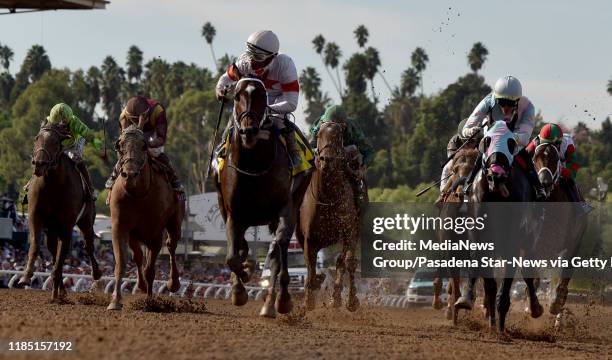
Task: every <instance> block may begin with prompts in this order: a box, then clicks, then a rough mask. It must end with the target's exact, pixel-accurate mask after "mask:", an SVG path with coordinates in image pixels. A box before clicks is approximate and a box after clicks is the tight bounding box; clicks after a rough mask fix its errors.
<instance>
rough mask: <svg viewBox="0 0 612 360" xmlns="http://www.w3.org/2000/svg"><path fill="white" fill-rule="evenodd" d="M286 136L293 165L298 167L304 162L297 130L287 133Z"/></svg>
mask: <svg viewBox="0 0 612 360" xmlns="http://www.w3.org/2000/svg"><path fill="white" fill-rule="evenodd" d="M284 137H285V141H286V142H287V152H288V153H289V160H290V161H291V167H292V168H296V167H298V166H299V165H300V164H301V163H302V157H301V155H300V146H299V145H298V142H297V139H296V135H295V131H289V132H287V133H285V134H284Z"/></svg>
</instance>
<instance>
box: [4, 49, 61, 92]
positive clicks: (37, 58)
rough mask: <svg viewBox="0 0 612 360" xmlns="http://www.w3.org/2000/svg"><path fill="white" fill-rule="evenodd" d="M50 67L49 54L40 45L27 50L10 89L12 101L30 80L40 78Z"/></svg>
mask: <svg viewBox="0 0 612 360" xmlns="http://www.w3.org/2000/svg"><path fill="white" fill-rule="evenodd" d="M50 69H51V61H50V60H49V56H47V53H46V51H45V48H43V47H42V46H40V45H33V46H32V47H31V48H30V49H29V50H28V52H27V54H26V57H25V59H24V60H23V63H22V64H21V68H20V70H19V72H18V73H17V75H16V77H15V86H13V90H12V91H11V100H12V101H13V102H14V101H15V100H16V99H17V98H18V97H19V95H21V93H22V92H23V91H24V90H25V89H26V88H27V87H28V85H29V84H31V83H32V82H34V81H36V80H38V79H40V77H41V76H42V75H43V74H44V73H45V72H46V71H48V70H50Z"/></svg>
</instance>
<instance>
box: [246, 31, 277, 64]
mask: <svg viewBox="0 0 612 360" xmlns="http://www.w3.org/2000/svg"><path fill="white" fill-rule="evenodd" d="M246 46H247V49H246V53H247V55H248V56H249V57H250V58H251V59H252V60H256V61H264V60H266V59H268V58H269V57H273V56H276V55H277V54H278V49H279V47H280V43H279V41H278V37H277V36H276V34H275V33H273V32H272V31H270V30H260V31H256V32H254V33H252V34H251V35H250V36H249V38H248V40H247V43H246Z"/></svg>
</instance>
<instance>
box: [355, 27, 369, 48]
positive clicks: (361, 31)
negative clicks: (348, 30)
mask: <svg viewBox="0 0 612 360" xmlns="http://www.w3.org/2000/svg"><path fill="white" fill-rule="evenodd" d="M353 34H355V39H357V45H359V47H360V48H362V47H364V46H365V44H366V43H367V42H368V36H370V33H369V32H368V29H367V28H366V27H365V26H364V25H359V26H357V28H356V29H355V31H353Z"/></svg>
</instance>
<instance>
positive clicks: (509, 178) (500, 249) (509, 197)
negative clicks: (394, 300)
mask: <svg viewBox="0 0 612 360" xmlns="http://www.w3.org/2000/svg"><path fill="white" fill-rule="evenodd" d="M517 146H518V145H517V143H516V140H515V139H514V135H513V133H512V132H511V131H510V129H509V128H508V126H507V125H506V123H505V122H504V121H496V122H495V123H493V124H492V125H491V127H490V128H489V130H488V131H487V132H486V133H485V136H484V138H483V139H482V140H481V142H480V144H479V151H480V153H482V154H483V165H482V168H481V170H480V171H479V172H478V173H477V174H476V177H475V179H474V183H473V184H472V186H473V189H472V192H471V193H470V198H469V205H470V206H469V208H470V209H471V210H470V213H471V214H472V216H473V217H477V216H484V214H483V212H484V211H487V213H488V214H487V215H488V218H487V220H486V226H485V232H483V233H479V232H476V231H474V232H472V233H471V238H472V240H473V241H479V240H482V239H493V240H494V248H495V250H494V253H492V252H484V254H485V255H488V256H493V255H494V254H498V255H500V254H501V255H504V258H506V259H510V260H511V259H512V257H515V256H516V257H518V256H519V254H520V252H521V251H523V252H525V253H526V257H529V255H530V251H531V250H532V248H533V243H534V241H535V235H536V232H535V230H534V229H535V226H533V224H534V215H533V211H532V209H531V204H532V203H533V202H534V201H535V194H534V192H533V189H532V187H531V185H530V184H529V181H528V180H527V177H526V174H525V173H524V170H523V168H522V166H521V165H520V164H519V161H520V160H517V161H514V158H515V157H514V154H515V150H516V149H517ZM490 203H493V204H492V205H490ZM483 235H484V236H483ZM482 254H483V253H482V252H481V255H482ZM483 270H484V271H482V272H481V275H482V276H483V278H484V289H485V297H486V298H487V299H488V301H487V308H488V309H487V310H488V314H489V320H490V325H491V327H494V326H495V306H496V308H497V313H498V315H499V323H498V324H497V325H498V326H497V329H498V332H499V333H500V334H502V333H504V331H505V325H506V316H507V314H508V311H509V309H510V290H511V286H512V282H513V280H514V274H515V272H516V269H515V268H514V267H512V266H506V267H505V269H503V270H504V274H503V280H502V284H501V287H500V288H499V289H497V283H496V281H495V278H494V277H493V271H492V269H490V268H487V269H483ZM522 275H523V278H524V280H525V283H526V284H527V291H528V296H529V309H530V312H531V316H532V317H533V318H538V317H540V316H541V315H542V313H543V312H544V309H543V307H542V305H540V303H539V301H538V298H537V296H536V287H535V284H534V279H533V278H532V277H528V275H529V273H528V272H527V271H525V269H523V272H522ZM475 281H476V278H475V277H472V278H470V281H469V283H468V287H467V291H466V292H465V293H464V294H463V296H461V297H460V298H459V300H458V301H457V302H456V303H455V306H456V307H459V308H465V309H471V308H472V296H473V293H474V292H473V288H474V283H475ZM495 289H497V294H496V295H495ZM494 305H495V306H494Z"/></svg>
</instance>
